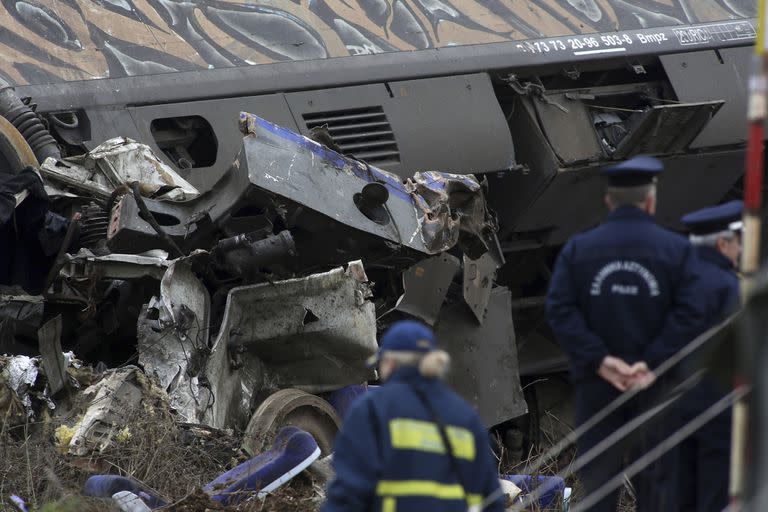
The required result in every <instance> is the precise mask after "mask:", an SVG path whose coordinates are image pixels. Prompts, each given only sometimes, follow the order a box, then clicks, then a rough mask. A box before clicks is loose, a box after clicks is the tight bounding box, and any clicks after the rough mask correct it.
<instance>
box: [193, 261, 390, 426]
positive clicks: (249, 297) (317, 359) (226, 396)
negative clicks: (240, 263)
mask: <svg viewBox="0 0 768 512" xmlns="http://www.w3.org/2000/svg"><path fill="white" fill-rule="evenodd" d="M369 296H370V289H369V285H368V283H367V277H366V276H365V271H364V270H363V267H362V264H361V263H360V262H352V263H350V264H349V266H348V268H347V269H346V270H345V269H343V268H337V269H334V270H331V271H330V272H325V273H321V274H314V275H310V276H308V277H303V278H298V279H289V280H286V281H277V282H274V283H265V284H258V285H251V286H241V287H238V288H234V289H232V290H231V291H230V292H229V294H228V296H227V304H226V307H225V310H224V317H223V320H222V322H221V327H220V329H219V334H218V336H217V337H216V340H215V342H214V344H213V347H212V349H211V355H210V357H209V358H208V361H207V364H206V376H207V378H208V383H209V385H210V390H211V393H212V394H213V395H214V396H215V397H216V400H215V402H214V403H213V404H212V406H211V407H210V408H209V409H208V410H207V411H206V414H205V423H206V424H208V425H211V426H214V427H217V428H221V427H223V426H230V425H236V424H241V423H244V422H247V421H248V418H249V413H250V409H249V405H250V401H251V395H253V394H255V393H256V392H257V391H259V390H276V389H279V388H284V387H294V388H299V389H302V390H304V391H307V392H320V391H326V390H332V389H338V388H341V387H344V386H346V385H349V384H356V383H360V382H363V381H366V380H368V379H369V378H372V377H373V374H372V372H371V371H370V370H368V369H367V368H365V365H364V361H365V360H366V359H367V358H368V357H369V356H370V355H371V354H373V353H374V352H375V350H376V348H377V344H376V315H375V309H374V305H373V303H371V302H370V301H369V300H368V298H369Z"/></svg>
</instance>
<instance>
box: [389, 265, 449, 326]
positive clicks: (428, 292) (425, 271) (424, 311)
mask: <svg viewBox="0 0 768 512" xmlns="http://www.w3.org/2000/svg"><path fill="white" fill-rule="evenodd" d="M459 267H460V264H459V259H458V258H456V257H455V256H452V255H450V254H448V253H443V254H440V255H439V256H435V257H434V258H429V259H426V260H422V261H420V262H418V263H417V264H415V265H414V266H412V267H411V268H409V269H408V270H407V271H406V272H404V273H403V289H404V290H405V293H403V295H402V296H401V297H400V299H398V301H397V305H396V306H395V309H396V310H398V311H401V312H403V313H407V314H409V315H411V316H414V317H416V318H418V319H420V320H423V321H424V322H426V323H428V324H429V325H434V324H435V322H436V321H437V317H438V315H439V314H440V308H441V307H442V305H443V301H445V295H446V293H448V287H449V286H450V284H451V281H453V277H454V276H455V275H456V272H458V271H459Z"/></svg>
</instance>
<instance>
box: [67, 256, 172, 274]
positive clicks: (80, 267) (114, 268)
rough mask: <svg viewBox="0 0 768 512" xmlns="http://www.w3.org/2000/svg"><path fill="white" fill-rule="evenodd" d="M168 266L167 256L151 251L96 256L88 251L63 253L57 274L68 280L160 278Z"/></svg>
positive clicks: (169, 262) (169, 263)
mask: <svg viewBox="0 0 768 512" xmlns="http://www.w3.org/2000/svg"><path fill="white" fill-rule="evenodd" d="M170 265H171V260H168V253H167V252H165V251H162V250H154V251H151V252H147V253H144V254H107V255H105V256H96V255H95V254H93V253H92V252H91V251H90V250H88V249H85V248H83V249H80V250H79V251H78V252H77V254H67V255H66V256H65V263H64V265H63V266H62V268H61V270H60V271H59V274H60V275H61V276H62V277H66V278H72V279H93V278H94V276H98V277H99V278H100V279H136V278H140V277H145V276H146V277H153V278H155V279H158V280H159V279H162V278H163V276H164V275H165V271H166V269H167V268H168V267H169V266H170Z"/></svg>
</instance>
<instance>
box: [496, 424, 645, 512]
mask: <svg viewBox="0 0 768 512" xmlns="http://www.w3.org/2000/svg"><path fill="white" fill-rule="evenodd" d="M540 428H541V443H540V444H539V446H537V447H535V448H531V449H530V450H529V452H528V453H527V454H525V456H524V457H522V458H520V459H519V460H510V458H509V457H508V454H506V453H504V451H503V444H501V443H498V445H499V446H501V447H502V453H501V454H500V457H498V468H499V474H531V472H530V470H529V468H531V467H533V466H534V463H538V462H539V459H540V458H541V457H542V456H543V455H544V454H546V453H547V452H548V451H549V450H550V449H551V448H552V447H553V446H555V445H556V444H557V443H558V442H559V441H560V440H561V439H562V438H563V437H565V436H566V435H568V434H569V433H570V432H571V431H572V428H573V427H572V426H571V425H569V424H568V423H567V422H565V421H563V420H561V419H560V418H558V417H557V416H555V415H554V414H552V413H551V412H550V411H543V413H542V418H540ZM575 458H576V447H575V446H569V447H568V448H566V449H565V450H563V451H562V452H561V453H560V454H559V456H558V457H556V458H553V459H549V460H548V461H547V462H546V463H545V464H544V465H543V466H542V467H541V468H540V469H539V470H538V472H537V473H536V475H537V476H554V475H559V474H565V475H566V478H565V485H566V487H571V488H572V494H571V503H576V502H577V501H578V500H579V499H580V498H582V497H584V489H583V487H582V486H581V483H580V481H579V478H578V473H575V472H574V471H573V463H574V460H575ZM634 501H635V500H634V497H633V495H632V493H631V492H630V491H629V489H628V488H627V487H626V486H625V487H624V488H622V490H621V498H620V502H619V506H618V508H617V510H616V512H635V502H634ZM554 510H560V509H559V508H556V509H542V508H541V507H540V506H538V504H537V503H536V504H534V505H533V508H530V509H526V512H550V511H554Z"/></svg>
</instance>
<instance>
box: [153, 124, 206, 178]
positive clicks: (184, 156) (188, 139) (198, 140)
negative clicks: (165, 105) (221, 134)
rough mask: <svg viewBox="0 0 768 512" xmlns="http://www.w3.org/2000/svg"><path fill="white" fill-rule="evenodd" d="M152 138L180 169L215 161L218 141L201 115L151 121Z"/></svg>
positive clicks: (192, 167)
mask: <svg viewBox="0 0 768 512" xmlns="http://www.w3.org/2000/svg"><path fill="white" fill-rule="evenodd" d="M150 131H151V133H152V138H153V139H154V141H155V144H157V147H159V148H160V149H161V150H162V151H163V153H165V155H166V156H167V157H168V158H170V159H171V162H173V164H174V165H175V166H176V167H178V168H179V169H185V170H188V169H196V168H199V167H210V166H212V165H213V164H215V163H216V155H217V153H218V146H219V144H218V141H217V140H216V135H215V133H214V131H213V128H212V127H211V124H210V123H209V122H208V121H206V120H205V119H204V118H203V117H200V116H184V117H166V118H162V119H155V120H154V121H152V123H151V124H150Z"/></svg>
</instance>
